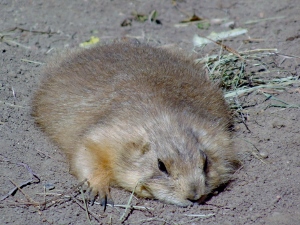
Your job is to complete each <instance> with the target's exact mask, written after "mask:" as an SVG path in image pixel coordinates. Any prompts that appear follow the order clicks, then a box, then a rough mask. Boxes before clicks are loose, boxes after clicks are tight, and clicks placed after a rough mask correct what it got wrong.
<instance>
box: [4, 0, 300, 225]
mask: <svg viewBox="0 0 300 225" xmlns="http://www.w3.org/2000/svg"><path fill="white" fill-rule="evenodd" d="M175 3H177V7H175V6H174V4H175ZM153 10H156V11H157V13H158V17H157V19H158V20H159V22H158V23H157V22H149V21H146V22H144V23H141V22H138V21H134V20H133V21H132V22H131V26H125V27H122V26H120V25H121V23H122V22H123V21H124V20H125V19H128V18H130V17H132V15H131V13H132V12H138V13H140V14H146V15H149V13H150V12H151V11H153ZM299 11H300V5H299V2H298V0H284V1H272V0H247V1H246V0H242V1H230V0H225V1H221V0H203V1H197V0H185V1H180V0H178V1H171V0H168V1H159V0H153V1H142V0H137V1H127V0H124V1H108V0H102V1H101V0H93V1H88V0H84V1H83V0H66V1H59V0H47V1H44V0H26V1H25V0H23V1H20V0H19V1H17V0H2V1H0V35H1V39H0V41H1V42H0V55H1V57H0V109H1V111H0V129H1V131H0V168H1V169H0V170H1V174H0V176H1V179H0V195H1V196H7V198H5V199H4V200H2V201H1V202H0V208H1V209H0V211H1V213H0V224H118V223H121V221H120V217H121V216H122V215H123V214H124V209H123V208H120V207H114V208H112V207H108V208H107V210H106V211H105V212H103V210H102V208H101V206H99V205H97V204H95V205H94V206H90V207H89V211H90V220H91V222H90V223H89V221H88V219H87V214H86V211H85V210H84V209H83V208H81V206H83V203H82V201H81V200H80V199H81V196H80V195H79V196H76V197H74V196H73V194H74V193H75V192H74V191H72V189H71V188H72V187H74V186H76V184H77V181H76V179H75V178H74V177H73V176H71V175H70V174H69V172H68V164H67V162H66V159H65V157H64V155H63V154H62V153H60V151H58V149H57V147H56V146H54V145H53V144H51V143H50V142H49V140H48V139H47V138H46V137H45V136H44V134H43V133H42V132H41V131H40V130H39V129H38V128H37V127H36V126H35V124H34V121H33V118H32V117H31V116H30V102H31V98H32V95H33V93H34V91H35V90H36V88H37V86H38V83H39V81H40V79H41V77H42V73H41V69H42V64H43V63H44V62H45V61H46V59H47V57H49V56H50V55H52V54H53V52H55V50H61V49H63V48H66V47H69V48H74V47H77V46H78V45H79V44H80V43H82V42H84V41H86V40H88V39H89V38H90V37H91V36H97V37H99V38H100V42H102V43H105V42H110V41H112V40H114V39H118V38H121V37H124V36H130V37H135V38H137V39H139V40H140V41H142V42H148V43H150V44H153V45H166V44H168V45H169V44H173V45H175V46H179V47H180V48H182V49H184V50H185V51H192V49H193V42H192V39H193V36H194V35H195V34H198V35H201V36H206V35H208V34H210V33H211V32H212V31H215V32H221V31H226V30H229V29H230V28H228V27H226V26H223V25H222V24H224V23H221V24H212V25H211V26H210V27H209V28H208V29H198V28H197V26H196V25H195V24H193V25H189V26H180V27H177V26H175V25H176V24H178V23H179V22H180V21H182V20H184V19H186V18H187V17H188V15H190V16H191V15H192V14H193V13H195V14H196V15H198V16H199V17H201V18H205V19H208V20H213V19H216V18H226V19H228V21H234V23H235V25H234V26H235V27H236V28H246V29H248V33H247V34H246V35H242V36H239V37H237V38H231V39H230V40H226V41H225V42H224V44H226V45H228V46H230V47H232V48H234V49H236V50H238V51H244V50H253V49H266V48H268V49H273V48H276V49H278V53H280V54H278V55H272V56H265V57H262V58H261V60H262V62H264V63H265V64H264V66H263V67H260V68H259V69H257V68H255V67H254V65H252V66H253V67H250V70H252V71H253V73H254V74H255V75H258V76H262V77H266V76H271V77H290V76H294V77H297V76H298V77H299V74H300V59H299V56H300V15H299ZM249 21H250V23H249ZM249 39H256V40H255V41H252V42H245V40H249ZM196 50H197V52H198V54H199V57H202V56H204V55H206V54H214V53H218V52H219V50H220V48H219V47H218V46H216V45H209V46H207V47H206V48H204V49H201V50H199V49H196ZM295 56H296V57H295ZM267 91H270V90H267ZM269 94H270V93H269ZM271 94H272V95H273V96H274V97H276V98H277V99H280V100H282V101H284V102H287V103H290V104H296V105H299V104H300V89H299V85H295V84H294V85H290V86H288V87H287V88H286V89H284V90H280V91H276V92H274V90H272V92H271ZM239 101H240V103H241V105H242V106H243V110H244V111H243V112H244V115H246V118H247V120H246V125H247V127H248V129H247V127H246V126H245V124H243V123H238V122H237V124H236V130H237V131H236V132H235V139H236V142H237V146H238V148H239V149H240V151H241V153H242V155H243V167H242V168H241V169H240V170H239V171H238V172H237V173H236V174H235V177H236V179H235V180H234V181H233V182H232V183H230V184H229V185H228V186H227V187H226V188H225V190H224V191H223V192H221V193H219V194H218V195H216V196H214V197H212V198H211V199H210V200H209V201H208V202H206V204H204V205H194V206H192V207H188V208H180V207H177V206H173V205H167V204H163V203H161V202H158V201H155V200H147V199H138V198H133V200H132V205H135V206H143V207H146V209H145V208H144V209H133V208H132V209H130V210H129V211H127V212H126V213H125V215H124V219H123V223H124V224H228V225H229V224H289V225H292V224H299V223H300V222H299V221H300V141H299V140H300V133H299V130H300V123H299V121H298V120H299V116H300V111H299V108H282V107H274V105H278V104H282V103H281V102H278V101H276V99H274V98H267V97H266V96H265V95H264V94H263V93H262V91H261V90H260V91H255V92H252V93H251V94H249V95H244V96H241V97H240V98H239ZM254 146H255V147H254ZM257 156H264V157H265V158H263V159H262V158H261V157H257ZM37 178H39V179H37ZM22 184H24V185H23V186H24V187H22V189H21V190H22V191H21V190H17V191H16V192H14V194H13V195H8V193H9V192H10V191H11V190H13V189H14V188H15V187H16V185H18V186H22ZM25 184H27V185H25ZM61 193H65V195H67V196H69V197H64V198H63V197H58V199H57V200H55V198H56V196H57V194H61ZM112 195H113V197H114V200H115V203H116V204H118V205H119V204H120V205H121V204H126V203H127V201H128V198H129V196H130V193H128V192H126V191H123V190H121V189H116V188H114V189H113V190H112ZM45 200H46V201H48V203H47V205H46V206H45V207H38V206H37V205H38V203H42V202H44V201H45ZM49 200H52V201H49ZM199 215H206V217H207V218H201V217H199Z"/></svg>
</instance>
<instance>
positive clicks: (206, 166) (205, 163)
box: [203, 153, 208, 173]
mask: <svg viewBox="0 0 300 225" xmlns="http://www.w3.org/2000/svg"><path fill="white" fill-rule="evenodd" d="M203 157H204V164H203V171H204V172H205V173H207V172H208V160H207V156H206V154H205V153H203Z"/></svg>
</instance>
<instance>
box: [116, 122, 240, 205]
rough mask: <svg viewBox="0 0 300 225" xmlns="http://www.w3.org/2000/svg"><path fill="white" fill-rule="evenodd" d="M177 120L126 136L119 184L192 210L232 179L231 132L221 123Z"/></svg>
mask: <svg viewBox="0 0 300 225" xmlns="http://www.w3.org/2000/svg"><path fill="white" fill-rule="evenodd" d="M165 119H166V118H165ZM167 120H168V119H167ZM173 122H174V121H166V122H165V123H160V126H156V127H155V128H153V127H150V128H151V129H149V130H148V129H145V127H139V128H137V127H136V128H134V129H131V135H133V136H131V138H129V139H128V138H127V137H126V135H125V134H124V135H123V136H122V139H123V138H124V139H123V140H124V141H125V140H127V141H126V142H125V143H123V144H122V146H121V147H120V148H121V149H120V151H119V153H118V159H116V162H115V166H116V167H115V168H116V170H115V172H114V174H115V180H116V184H117V185H119V186H121V187H123V188H125V189H127V190H131V191H132V190H133V189H134V190H135V193H136V194H137V195H138V196H141V197H147V198H155V199H159V200H161V201H163V202H166V203H171V204H176V205H179V206H188V205H191V204H193V202H201V201H203V200H204V199H205V197H206V196H207V195H208V194H209V193H211V192H212V191H213V190H214V189H215V188H217V187H218V186H220V185H221V184H224V183H226V182H227V181H228V180H229V179H230V178H231V174H232V172H233V171H234V164H235V162H236V156H235V153H234V151H233V149H232V142H231V139H230V134H229V133H228V131H225V129H223V128H222V127H220V126H218V124H217V123H216V125H212V124H209V123H207V124H206V123H205V122H203V124H200V125H199V124H193V123H185V124H187V125H182V126H181V125H179V126H177V125H175V124H176V123H173ZM177 122H178V121H177ZM149 126H151V125H149ZM119 130H120V129H119ZM128 140H131V141H128ZM121 142H122V141H119V143H121Z"/></svg>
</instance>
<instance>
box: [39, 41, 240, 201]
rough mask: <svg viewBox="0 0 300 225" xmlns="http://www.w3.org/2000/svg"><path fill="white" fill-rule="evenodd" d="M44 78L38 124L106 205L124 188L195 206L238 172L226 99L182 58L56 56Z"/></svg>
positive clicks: (139, 50) (119, 49) (114, 53)
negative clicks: (114, 188) (113, 192)
mask: <svg viewBox="0 0 300 225" xmlns="http://www.w3.org/2000/svg"><path fill="white" fill-rule="evenodd" d="M45 75H46V76H45V79H44V80H43V82H42V84H41V86H40V88H39V89H38V91H37V92H36V94H35V97H34V99H33V115H34V116H35V118H36V122H37V123H38V124H39V126H40V127H41V128H42V129H43V130H44V131H45V133H46V134H47V135H48V136H50V138H51V139H52V140H53V141H54V142H56V144H58V146H59V147H60V148H61V149H62V150H63V151H64V152H65V154H66V155H67V157H68V159H69V161H70V168H71V172H72V173H73V174H74V175H75V176H76V177H77V178H78V179H79V181H82V180H84V179H87V181H88V185H89V187H90V189H91V190H92V194H93V195H96V194H98V195H99V196H100V199H101V201H102V203H104V204H106V201H108V202H112V198H111V196H110V187H111V186H119V187H122V188H124V189H126V190H129V191H132V190H135V194H137V195H138V196H141V197H146V198H155V199H159V200H161V201H163V202H166V203H171V204H176V205H179V206H188V205H191V204H193V203H194V202H197V201H202V200H203V199H204V198H205V196H207V195H208V194H209V193H211V192H212V191H213V190H214V189H216V188H217V187H219V186H220V185H222V184H224V183H226V182H228V181H229V179H230V178H231V175H232V173H233V172H234V171H235V169H236V165H237V161H238V160H237V154H236V151H235V149H234V147H233V142H232V138H231V133H230V131H229V129H228V127H229V125H230V123H231V116H230V113H229V110H228V107H227V105H226V102H225V100H224V98H223V95H222V92H221V90H220V89H219V88H218V87H217V85H215V84H213V83H212V82H211V81H210V80H209V79H208V78H207V76H205V74H204V72H203V70H202V69H201V68H200V67H199V66H197V65H195V64H194V63H193V60H192V59H190V58H189V57H186V56H184V55H183V54H181V53H179V52H175V51H172V53H171V52H170V51H167V50H165V49H162V48H154V47H151V46H147V45H143V44H135V45H133V44H130V43H115V44H111V45H104V46H97V47H94V48H91V49H86V50H81V51H77V52H73V53H68V54H65V55H64V56H61V57H56V59H54V60H53V61H52V62H50V63H48V65H47V66H46V68H45Z"/></svg>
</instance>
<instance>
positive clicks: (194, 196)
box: [186, 185, 202, 201]
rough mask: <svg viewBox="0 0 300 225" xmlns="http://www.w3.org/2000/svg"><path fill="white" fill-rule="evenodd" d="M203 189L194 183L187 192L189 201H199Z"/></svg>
mask: <svg viewBox="0 0 300 225" xmlns="http://www.w3.org/2000/svg"><path fill="white" fill-rule="evenodd" d="M201 195H202V194H201V190H200V188H199V187H198V186H196V185H192V186H191V188H190V191H189V192H188V193H187V196H186V198H187V199H188V200H189V201H197V200H198V199H199V198H200V197H201Z"/></svg>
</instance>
